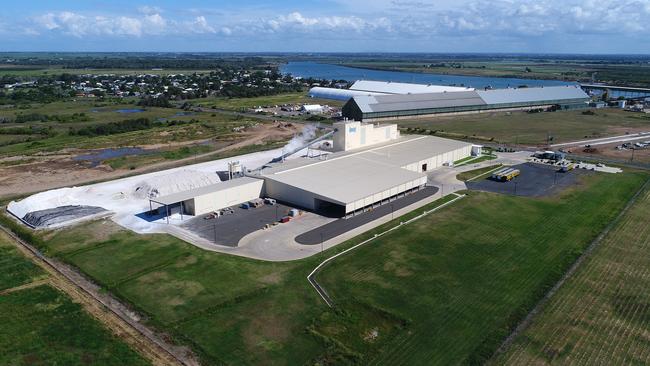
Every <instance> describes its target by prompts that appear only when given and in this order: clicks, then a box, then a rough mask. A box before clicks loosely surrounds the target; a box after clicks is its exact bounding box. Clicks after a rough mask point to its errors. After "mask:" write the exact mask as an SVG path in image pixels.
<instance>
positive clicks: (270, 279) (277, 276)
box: [260, 272, 284, 285]
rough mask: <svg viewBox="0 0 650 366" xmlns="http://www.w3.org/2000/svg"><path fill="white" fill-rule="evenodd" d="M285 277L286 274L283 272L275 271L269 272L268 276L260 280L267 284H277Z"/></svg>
mask: <svg viewBox="0 0 650 366" xmlns="http://www.w3.org/2000/svg"><path fill="white" fill-rule="evenodd" d="M283 279H284V276H283V274H282V273H281V272H273V273H270V274H267V275H266V276H264V277H262V278H260V282H262V283H264V284H267V285H276V284H278V283H280V282H282V280H283Z"/></svg>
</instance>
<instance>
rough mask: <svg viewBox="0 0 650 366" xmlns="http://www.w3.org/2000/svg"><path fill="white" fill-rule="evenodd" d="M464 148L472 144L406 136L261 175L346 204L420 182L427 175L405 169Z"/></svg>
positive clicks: (300, 161) (268, 171) (280, 167)
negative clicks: (416, 163) (416, 181)
mask: <svg viewBox="0 0 650 366" xmlns="http://www.w3.org/2000/svg"><path fill="white" fill-rule="evenodd" d="M464 146H471V144H469V143H465V142H461V141H455V140H450V139H443V138H439V137H433V136H407V137H401V138H399V139H397V140H393V141H391V142H388V143H384V144H380V145H376V146H372V147H369V148H365V149H360V150H354V151H348V152H340V153H334V154H330V155H329V156H328V159H327V160H306V159H305V160H302V159H301V160H294V161H292V162H286V163H283V164H279V165H276V166H274V167H272V168H270V169H265V170H262V175H263V176H264V177H265V178H266V179H271V180H275V181H278V182H282V183H285V184H287V185H290V186H293V187H296V188H300V189H302V190H305V191H308V192H312V193H314V194H317V195H321V196H323V197H327V198H328V199H330V200H332V201H336V202H338V203H340V204H343V205H344V204H348V203H352V202H354V201H357V200H360V199H363V198H365V197H368V196H369V195H372V194H375V193H379V192H383V191H386V190H388V189H390V188H393V187H396V186H399V185H400V184H405V183H408V182H412V181H415V180H417V179H420V178H422V177H424V174H421V173H416V172H413V171H409V170H406V169H403V168H402V167H404V166H406V165H408V164H411V163H415V162H419V161H421V160H425V159H428V158H431V157H433V156H437V155H440V154H444V153H446V152H449V151H453V150H456V149H459V148H462V147H464Z"/></svg>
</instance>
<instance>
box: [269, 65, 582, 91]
mask: <svg viewBox="0 0 650 366" xmlns="http://www.w3.org/2000/svg"><path fill="white" fill-rule="evenodd" d="M280 72H282V73H283V74H291V75H293V76H300V77H304V78H308V77H312V78H316V79H327V80H347V81H355V80H362V79H365V80H377V81H395V82H404V83H418V84H436V85H457V86H467V87H472V88H477V89H483V88H485V87H488V86H490V87H492V88H496V89H503V88H507V87H518V86H520V85H527V86H531V87H532V86H554V85H575V83H572V82H565V81H559V80H535V79H518V78H497V77H482V76H462V75H444V74H428V73H427V74H425V73H417V72H401V71H383V70H371V69H360V68H355V67H347V66H340V65H332V64H322V63H318V62H313V61H300V62H298V61H296V62H289V63H287V64H284V65H282V66H280Z"/></svg>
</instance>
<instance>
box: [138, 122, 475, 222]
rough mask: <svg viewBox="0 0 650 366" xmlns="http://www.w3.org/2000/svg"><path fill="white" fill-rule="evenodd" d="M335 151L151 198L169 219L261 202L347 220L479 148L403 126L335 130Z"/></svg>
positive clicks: (342, 125) (343, 125)
mask: <svg viewBox="0 0 650 366" xmlns="http://www.w3.org/2000/svg"><path fill="white" fill-rule="evenodd" d="M334 129H335V130H334V133H333V136H332V139H333V143H332V146H333V151H332V152H331V153H329V154H324V155H320V156H319V157H318V158H301V159H294V160H288V161H275V162H273V163H269V164H267V165H265V166H264V167H262V168H261V169H259V170H257V171H254V172H250V173H249V174H247V176H246V177H243V178H235V179H232V180H229V181H226V182H221V183H217V184H213V185H209V186H204V187H200V188H196V189H192V190H187V191H183V192H177V193H174V194H171V195H167V196H161V197H156V198H151V199H150V203H151V207H152V209H153V207H154V204H155V205H157V206H159V207H160V208H159V210H160V211H162V213H163V214H164V215H165V216H169V215H171V214H172V213H180V214H187V215H202V214H206V213H209V212H214V211H218V210H221V209H223V208H226V207H230V206H233V205H238V204H240V203H243V202H248V201H251V200H254V199H257V198H260V197H269V198H272V199H275V200H277V201H278V202H283V203H286V204H288V205H291V206H293V207H298V208H301V209H306V210H309V211H312V212H316V213H318V214H321V215H324V216H329V217H343V216H346V215H349V214H354V213H356V212H360V211H362V210H364V209H367V208H368V207H373V206H375V205H380V204H382V203H386V202H389V201H391V200H393V199H395V198H398V197H400V196H402V195H404V194H406V193H408V192H412V191H414V190H418V189H421V188H423V187H424V186H425V184H426V182H427V176H426V174H425V173H426V172H427V171H428V170H431V169H434V168H436V167H439V166H442V165H443V164H450V163H452V162H454V161H457V160H460V159H463V158H466V157H468V156H471V155H472V146H473V145H472V144H470V143H465V142H460V141H455V140H449V139H444V138H439V137H432V136H407V137H402V136H400V134H399V131H398V130H397V126H396V125H394V124H393V125H383V126H381V125H380V126H376V125H373V124H367V123H361V122H358V121H356V122H354V121H352V122H348V121H344V122H339V123H336V124H334Z"/></svg>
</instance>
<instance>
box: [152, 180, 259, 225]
mask: <svg viewBox="0 0 650 366" xmlns="http://www.w3.org/2000/svg"><path fill="white" fill-rule="evenodd" d="M263 186H264V181H263V180H262V179H256V178H251V177H242V178H236V179H232V180H227V181H225V182H219V183H215V184H210V185H207V186H203V187H198V188H195V189H190V190H187V191H181V192H176V193H173V194H170V195H166V196H160V197H156V198H151V199H150V200H149V201H150V203H152V204H157V205H160V206H162V207H161V208H159V210H160V211H162V212H163V213H164V214H165V215H167V216H168V215H170V214H172V213H180V214H184V215H192V216H198V215H205V214H207V213H210V212H214V211H219V210H221V209H223V208H226V207H230V206H236V205H238V204H240V203H243V202H247V201H250V200H253V199H256V198H259V197H260V196H261V195H262V189H263Z"/></svg>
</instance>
